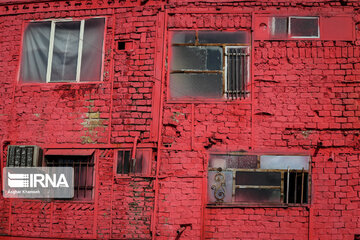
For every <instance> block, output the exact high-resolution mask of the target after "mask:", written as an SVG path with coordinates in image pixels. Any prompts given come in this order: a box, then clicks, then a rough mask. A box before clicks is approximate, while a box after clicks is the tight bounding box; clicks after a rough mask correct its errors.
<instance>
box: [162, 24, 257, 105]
mask: <svg viewBox="0 0 360 240" xmlns="http://www.w3.org/2000/svg"><path fill="white" fill-rule="evenodd" d="M182 31H189V30H182ZM192 31H194V32H195V42H194V43H170V42H169V48H170V49H171V47H172V46H193V47H214V46H215V47H221V48H222V54H223V56H222V60H223V61H222V63H223V67H222V70H183V71H171V70H170V64H168V68H169V77H170V74H172V73H219V74H221V75H222V81H223V91H222V95H223V97H224V98H225V99H226V100H235V99H245V98H246V97H247V95H248V94H249V93H250V92H248V91H246V92H245V93H244V97H243V98H241V97H238V98H232V97H228V96H227V94H226V91H227V86H226V85H227V71H228V70H227V64H226V63H225V61H227V56H226V51H227V49H228V48H246V49H247V51H246V52H247V54H248V55H247V59H246V60H247V61H246V65H247V66H246V70H247V76H246V84H245V86H246V85H248V84H249V82H250V61H251V59H250V47H251V41H250V42H249V43H239V44H234V43H229V44H226V43H199V35H198V33H199V31H202V30H192ZM241 31H244V32H245V31H246V30H241ZM171 32H176V31H171ZM214 32H216V30H214ZM171 55H172V50H171V52H170V56H171ZM169 58H170V57H169ZM169 99H172V98H171V96H170V95H169ZM185 99H192V100H194V99H196V98H194V99H193V98H191V97H190V98H189V97H186V98H185ZM172 100H174V99H172ZM182 100H183V99H182ZM196 100H197V99H196Z"/></svg>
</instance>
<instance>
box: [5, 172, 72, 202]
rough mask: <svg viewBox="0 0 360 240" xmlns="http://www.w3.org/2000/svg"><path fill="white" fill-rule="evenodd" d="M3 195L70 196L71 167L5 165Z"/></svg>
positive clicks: (18, 196) (33, 196)
mask: <svg viewBox="0 0 360 240" xmlns="http://www.w3.org/2000/svg"><path fill="white" fill-rule="evenodd" d="M3 176H4V178H3V189H4V191H3V195H4V197H8V198H72V197H73V195H74V187H73V179H74V169H73V168H72V167H44V168H36V167H5V168H4V170H3Z"/></svg>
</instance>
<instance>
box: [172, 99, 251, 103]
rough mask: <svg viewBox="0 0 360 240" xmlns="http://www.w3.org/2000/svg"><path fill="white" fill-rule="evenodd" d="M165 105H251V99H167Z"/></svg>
mask: <svg viewBox="0 0 360 240" xmlns="http://www.w3.org/2000/svg"><path fill="white" fill-rule="evenodd" d="M166 103H169V104H172V103H210V104H212V103H215V104H217V103H222V104H224V103H226V104H251V99H249V98H247V99H234V100H231V99H169V100H167V101H166Z"/></svg>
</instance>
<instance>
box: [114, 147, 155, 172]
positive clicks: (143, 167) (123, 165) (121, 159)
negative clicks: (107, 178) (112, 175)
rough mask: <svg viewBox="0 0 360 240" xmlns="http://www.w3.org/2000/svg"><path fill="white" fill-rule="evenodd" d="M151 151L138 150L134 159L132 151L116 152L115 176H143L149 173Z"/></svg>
mask: <svg viewBox="0 0 360 240" xmlns="http://www.w3.org/2000/svg"><path fill="white" fill-rule="evenodd" d="M151 156H152V150H146V149H145V150H144V149H138V150H137V151H136V154H135V158H132V151H130V150H118V153H117V161H116V174H121V175H144V174H149V173H150V163H151Z"/></svg>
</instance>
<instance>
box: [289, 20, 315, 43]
mask: <svg viewBox="0 0 360 240" xmlns="http://www.w3.org/2000/svg"><path fill="white" fill-rule="evenodd" d="M292 19H317V20H318V24H317V28H318V35H317V36H292V35H291V20H292ZM288 35H289V36H290V37H291V38H320V18H319V17H299V16H290V17H289V18H288Z"/></svg>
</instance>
